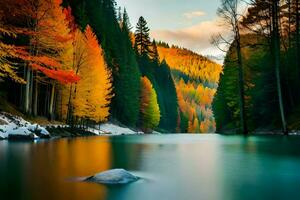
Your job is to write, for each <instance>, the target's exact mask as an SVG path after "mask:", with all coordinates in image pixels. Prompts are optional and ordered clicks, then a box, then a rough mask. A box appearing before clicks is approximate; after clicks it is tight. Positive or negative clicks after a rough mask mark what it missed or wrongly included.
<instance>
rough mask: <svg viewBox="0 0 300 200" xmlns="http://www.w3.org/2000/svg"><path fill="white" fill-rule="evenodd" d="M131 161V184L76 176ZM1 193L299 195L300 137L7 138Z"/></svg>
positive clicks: (218, 197)
mask: <svg viewBox="0 0 300 200" xmlns="http://www.w3.org/2000/svg"><path fill="white" fill-rule="evenodd" d="M112 168H124V169H126V170H129V171H131V172H133V173H134V174H136V175H138V176H140V177H142V178H143V179H141V180H139V181H138V182H135V183H131V184H129V185H126V186H105V185H100V184H94V183H85V182H77V181H73V178H74V177H82V176H89V175H93V174H95V173H98V172H101V171H104V170H108V169H112ZM0 199H1V200H6V199H7V200H10V199H22V200H23V199H24V200H27V199H28V200H69V199H70V200H201V199H203V200H248V199H249V200H250V199H251V200H254V199H272V200H275V199H300V137H283V136H269V137H267V136H260V137H257V136H251V137H242V136H221V135H147V136H117V137H87V138H75V139H57V140H48V141H47V140H46V141H36V142H8V141H0Z"/></svg>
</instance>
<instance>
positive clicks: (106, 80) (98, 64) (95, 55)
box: [74, 26, 112, 123]
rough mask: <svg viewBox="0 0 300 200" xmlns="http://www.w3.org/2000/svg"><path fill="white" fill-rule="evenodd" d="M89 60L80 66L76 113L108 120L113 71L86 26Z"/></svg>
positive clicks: (75, 104) (85, 116) (92, 118)
mask: <svg viewBox="0 0 300 200" xmlns="http://www.w3.org/2000/svg"><path fill="white" fill-rule="evenodd" d="M85 37H86V46H85V48H86V49H87V51H86V54H87V56H88V59H87V61H86V62H85V63H84V65H83V66H81V67H80V69H79V72H78V74H79V75H80V77H81V80H80V81H79V82H78V84H76V88H75V94H74V115H75V116H76V117H78V118H81V119H87V120H91V121H94V122H97V123H98V122H102V121H106V120H107V117H108V116H109V105H110V101H111V97H112V94H111V92H112V83H111V72H110V71H109V70H108V68H107V66H106V63H105V60H104V54H103V50H102V48H101V47H100V46H99V43H98V40H97V38H96V36H95V34H94V33H93V31H92V29H91V27H90V26H87V27H86V30H85Z"/></svg>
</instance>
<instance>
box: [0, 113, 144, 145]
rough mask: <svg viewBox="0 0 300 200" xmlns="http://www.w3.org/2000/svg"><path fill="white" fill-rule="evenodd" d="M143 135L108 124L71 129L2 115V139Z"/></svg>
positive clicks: (0, 114)
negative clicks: (42, 124) (41, 124)
mask: <svg viewBox="0 0 300 200" xmlns="http://www.w3.org/2000/svg"><path fill="white" fill-rule="evenodd" d="M134 134H143V132H138V131H135V130H132V129H130V128H127V127H121V126H119V125H116V124H113V123H110V122H107V123H104V124H101V125H100V126H96V127H94V128H87V129H84V130H82V129H79V128H70V127H69V126H67V125H55V124H51V123H49V124H47V125H44V126H40V125H38V124H35V123H30V122H28V121H26V120H24V119H23V118H21V117H18V116H14V115H11V114H9V113H4V112H2V113H0V139H37V138H50V137H76V136H92V135H112V136H114V135H134Z"/></svg>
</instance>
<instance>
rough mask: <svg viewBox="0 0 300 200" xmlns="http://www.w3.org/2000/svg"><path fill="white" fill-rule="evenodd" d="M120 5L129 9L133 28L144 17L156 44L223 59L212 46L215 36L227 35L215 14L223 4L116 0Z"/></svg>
mask: <svg viewBox="0 0 300 200" xmlns="http://www.w3.org/2000/svg"><path fill="white" fill-rule="evenodd" d="M117 3H118V5H119V6H121V7H125V8H126V9H127V12H128V14H129V17H130V22H131V24H132V26H133V27H135V25H136V23H137V21H138V18H139V17H140V16H143V17H144V18H145V19H146V21H147V22H148V26H149V28H150V30H151V37H153V38H154V39H156V40H162V41H165V42H168V43H169V44H175V45H179V46H181V47H185V48H188V49H191V50H193V51H195V52H197V53H200V54H202V55H205V56H215V57H222V56H224V53H223V52H222V51H220V50H219V49H218V48H216V47H214V46H213V45H212V44H210V41H211V36H212V35H215V34H218V33H226V32H228V31H227V30H226V27H224V26H221V25H220V24H221V23H220V21H219V19H218V17H217V14H216V11H217V8H218V7H219V4H220V0H117Z"/></svg>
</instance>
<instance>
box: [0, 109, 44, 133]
mask: <svg viewBox="0 0 300 200" xmlns="http://www.w3.org/2000/svg"><path fill="white" fill-rule="evenodd" d="M49 137H50V134H49V132H48V131H47V130H46V129H45V128H44V127H42V126H40V125H38V124H32V123H30V122H28V121H26V120H24V119H23V118H21V117H17V116H13V115H11V114H9V113H4V112H2V113H0V139H9V138H20V139H25V138H26V139H35V138H49Z"/></svg>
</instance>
